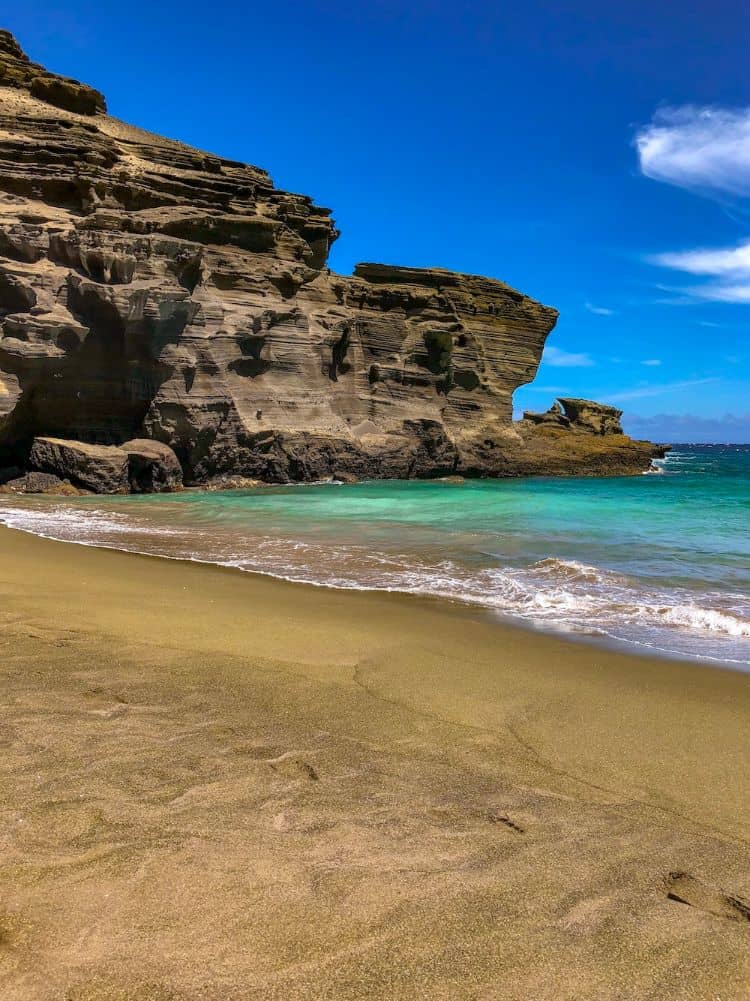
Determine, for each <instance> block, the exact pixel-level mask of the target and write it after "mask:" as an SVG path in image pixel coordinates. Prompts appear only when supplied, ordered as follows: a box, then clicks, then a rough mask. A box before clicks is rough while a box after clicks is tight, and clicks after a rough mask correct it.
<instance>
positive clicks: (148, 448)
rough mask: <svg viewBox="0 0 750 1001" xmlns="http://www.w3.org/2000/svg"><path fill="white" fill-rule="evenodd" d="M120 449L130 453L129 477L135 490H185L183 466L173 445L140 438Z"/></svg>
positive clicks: (142, 491)
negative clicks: (183, 487)
mask: <svg viewBox="0 0 750 1001" xmlns="http://www.w3.org/2000/svg"><path fill="white" fill-rule="evenodd" d="M120 448H121V449H122V451H123V452H126V453H127V456H128V480H129V482H130V489H131V491H132V492H133V493H145V494H158V493H170V492H172V491H174V490H180V489H182V468H181V467H180V463H179V462H178V461H177V456H176V455H175V454H174V452H173V451H172V449H171V448H170V447H169V445H164V444H163V443H162V442H160V441H149V440H148V439H147V438H136V439H134V440H133V441H126V442H125V443H124V444H123V445H121V446H120Z"/></svg>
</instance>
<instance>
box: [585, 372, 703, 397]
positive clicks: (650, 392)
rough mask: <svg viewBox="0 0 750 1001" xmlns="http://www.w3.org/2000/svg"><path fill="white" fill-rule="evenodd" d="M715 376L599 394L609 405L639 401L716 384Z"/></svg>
mask: <svg viewBox="0 0 750 1001" xmlns="http://www.w3.org/2000/svg"><path fill="white" fill-rule="evenodd" d="M718 381H719V379H718V377H717V376H712V377H710V378H707V379H685V380H683V381H682V382H663V383H660V384H659V385H656V384H651V385H645V386H636V387H635V388H634V389H626V390H623V391H622V392H618V393H607V394H601V398H602V399H606V400H607V402H608V403H609V402H610V401H611V402H612V403H621V402H623V401H624V400H641V399H645V398H646V397H648V396H665V395H666V394H667V393H674V392H676V391H677V390H680V389H691V388H692V387H693V386H706V385H708V383H710V382H718Z"/></svg>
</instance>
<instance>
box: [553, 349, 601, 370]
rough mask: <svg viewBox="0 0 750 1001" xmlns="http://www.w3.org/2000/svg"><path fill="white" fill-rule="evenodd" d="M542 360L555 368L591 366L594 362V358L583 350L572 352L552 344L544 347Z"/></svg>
mask: <svg viewBox="0 0 750 1001" xmlns="http://www.w3.org/2000/svg"><path fill="white" fill-rule="evenodd" d="M542 361H545V362H546V363H547V364H548V365H552V366H553V367H555V368H591V366H592V365H595V364H596V362H595V361H594V359H593V358H592V357H591V356H590V355H587V354H585V353H584V352H578V353H574V352H572V351H564V350H563V349H562V348H556V347H554V346H549V347H546V348H545V349H544V355H543V357H542Z"/></svg>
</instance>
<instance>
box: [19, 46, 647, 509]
mask: <svg viewBox="0 0 750 1001" xmlns="http://www.w3.org/2000/svg"><path fill="white" fill-rule="evenodd" d="M338 235H339V233H338V231H337V229H336V227H335V224H334V222H333V220H332V218H331V211H330V210H329V209H326V208H321V207H320V206H317V205H315V204H314V203H313V201H312V200H311V199H310V198H309V197H307V196H305V195H298V194H292V193H290V192H287V191H281V190H279V189H278V188H276V187H274V185H273V183H272V181H271V179H270V177H269V176H268V174H267V173H266V172H265V171H264V170H261V169H260V168H258V167H253V166H247V165H245V164H242V163H237V162H235V161H231V160H226V159H223V158H222V157H219V156H214V155H212V154H209V153H204V152H201V151H199V150H196V149H192V148H190V147H188V146H185V145H183V144H181V143H179V142H174V141H172V140H169V139H164V138H161V137H159V136H156V135H153V134H151V133H149V132H144V131H142V130H140V129H137V128H134V127H132V126H130V125H126V124H124V123H123V122H121V121H118V120H117V119H115V118H111V117H109V116H108V115H107V113H106V103H105V100H104V97H103V96H102V94H100V93H99V92H98V91H96V90H94V89H92V88H91V87H88V86H86V85H84V84H81V83H78V82H76V81H73V80H69V79H67V78H65V77H61V76H57V75H55V74H53V73H50V72H48V71H47V70H45V69H44V68H43V67H41V66H39V65H36V64H35V63H32V62H30V61H29V59H28V57H27V56H26V55H25V54H24V52H23V51H22V49H21V47H20V46H19V44H18V43H17V42H16V40H15V39H14V38H13V36H12V35H10V34H9V33H8V32H0V482H5V483H6V484H8V483H10V484H11V486H10V487H9V489H12V490H18V491H27V490H29V491H39V490H42V491H50V490H52V491H54V490H57V489H60V488H61V486H62V487H65V481H68V489H71V488H83V489H87V490H93V491H97V492H99V491H103V492H126V491H128V490H160V489H175V487H177V486H179V484H180V483H181V482H182V481H183V479H184V482H185V483H187V484H193V485H210V484H212V483H217V482H218V483H233V482H235V483H236V482H241V478H252V479H258V480H263V481H268V482H277V483H286V482H294V481H310V480H320V479H324V478H327V477H334V478H342V479H353V478H376V477H399V478H409V477H437V476H446V475H462V476H492V477H498V476H520V475H527V474H551V475H568V474H582V475H609V474H622V473H636V472H641V471H643V470H645V469H647V468H648V467H649V466H650V463H651V460H652V458H653V457H655V456H657V455H659V454H662V450H661V449H659V448H658V447H657V446H654V445H652V444H651V443H649V442H640V441H634V440H632V439H631V438H629V437H627V436H626V435H624V434H623V432H622V428H621V426H620V421H619V418H620V416H621V415H620V412H619V411H618V410H615V409H614V408H613V407H608V406H604V405H602V404H597V403H593V402H590V401H585V400H567V399H563V400H562V401H561V403H560V404H555V405H554V406H553V408H552V409H551V410H550V411H549V412H548V413H546V414H525V415H524V418H523V419H522V420H521V421H515V422H514V421H513V416H512V397H513V392H514V390H516V389H517V388H518V387H519V386H521V385H523V384H525V383H528V382H530V381H531V380H532V379H533V378H534V376H535V374H536V371H537V368H538V366H539V362H540V360H541V357H542V351H543V349H544V344H545V340H546V338H547V336H548V334H549V333H550V331H551V330H552V328H553V327H554V325H555V322H556V319H557V312H556V311H555V310H554V309H551V308H550V307H548V306H543V305H541V304H540V303H538V302H535V301H534V300H533V299H530V298H529V297H528V296H526V295H523V294H522V293H520V292H517V291H515V290H514V289H512V288H510V287H509V286H507V285H505V284H503V283H502V282H500V281H495V280H493V279H489V278H482V277H477V276H474V275H465V274H459V273H455V272H451V271H445V270H441V269H438V268H429V269H415V268H405V267H394V266H390V265H383V264H359V265H358V266H357V267H356V268H355V270H354V274H353V275H352V276H343V275H338V274H335V273H334V272H332V271H331V270H330V269H329V268H328V267H327V266H326V261H327V257H328V252H329V250H330V247H331V244H332V243H333V242H334V240H335V239H336V238H337V237H338ZM30 473H33V475H29V474H30Z"/></svg>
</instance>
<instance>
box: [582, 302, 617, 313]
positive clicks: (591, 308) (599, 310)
mask: <svg viewBox="0 0 750 1001" xmlns="http://www.w3.org/2000/svg"><path fill="white" fill-rule="evenodd" d="M583 305H584V308H585V309H587V310H588V311H589V313H593V314H594V315H595V316H614V315H615V311H614V309H607V307H606V306H595V305H594V304H593V302H585V303H584V304H583Z"/></svg>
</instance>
